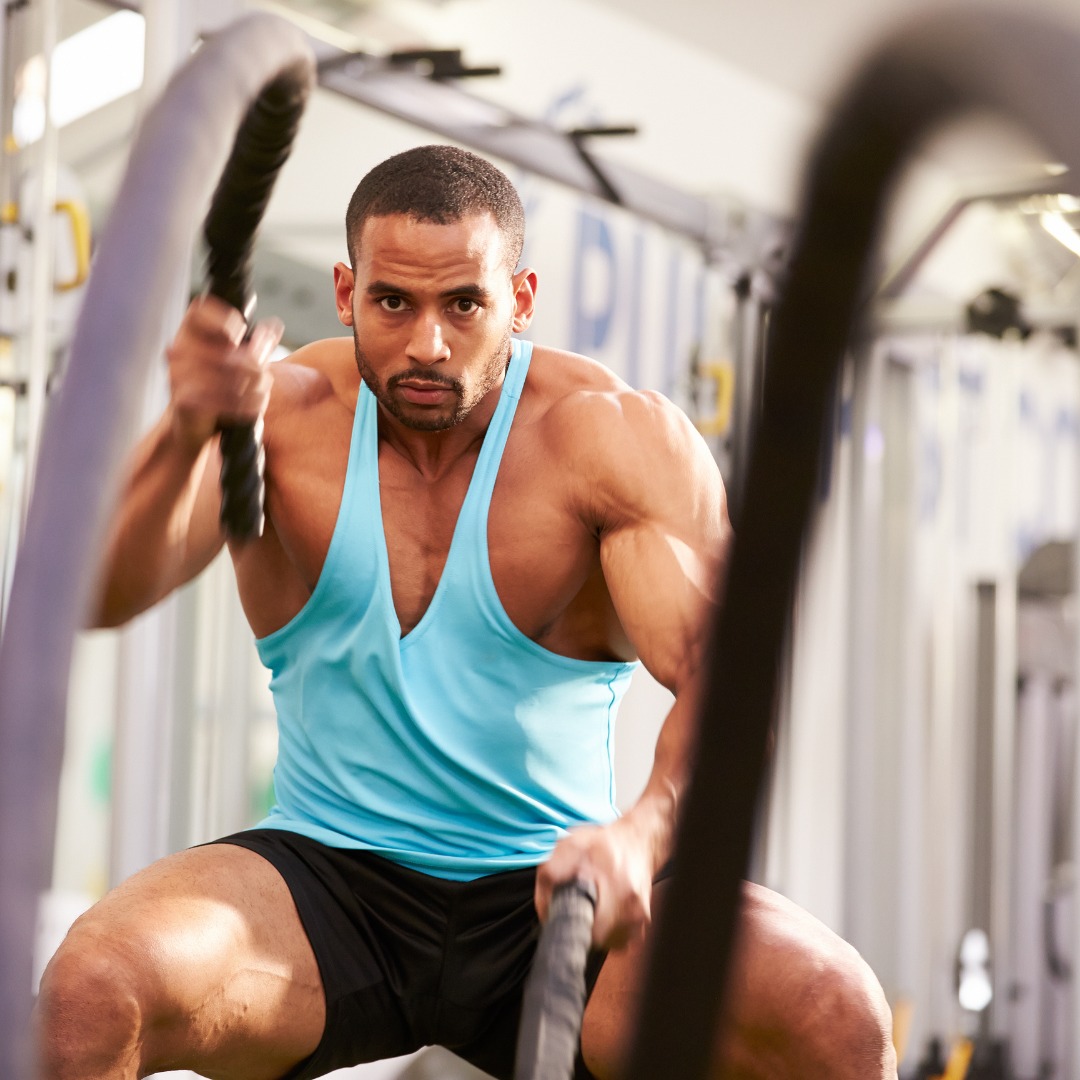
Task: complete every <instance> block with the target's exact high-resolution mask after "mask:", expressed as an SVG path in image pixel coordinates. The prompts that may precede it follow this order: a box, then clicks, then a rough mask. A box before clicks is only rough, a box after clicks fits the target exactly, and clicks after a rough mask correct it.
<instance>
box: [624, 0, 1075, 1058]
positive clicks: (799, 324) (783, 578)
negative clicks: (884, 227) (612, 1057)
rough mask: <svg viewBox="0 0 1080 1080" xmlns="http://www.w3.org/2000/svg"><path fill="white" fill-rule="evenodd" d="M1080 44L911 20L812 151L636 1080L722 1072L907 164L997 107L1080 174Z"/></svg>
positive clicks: (1056, 29) (1009, 25)
mask: <svg viewBox="0 0 1080 1080" xmlns="http://www.w3.org/2000/svg"><path fill="white" fill-rule="evenodd" d="M1078 93H1080V41H1078V40H1077V38H1076V35H1075V34H1073V33H1070V32H1069V31H1068V30H1067V29H1066V28H1065V27H1062V26H1060V25H1056V24H1054V23H1052V22H1050V21H1048V20H1045V19H1044V18H1041V17H1038V16H1036V15H1034V14H1032V13H1028V12H1025V13H1023V14H1021V13H1019V12H1015V11H1013V10H1005V9H1002V8H989V9H987V8H979V9H977V10H966V11H965V10H963V9H951V10H949V11H946V12H935V13H933V14H930V13H927V14H924V15H923V16H921V17H920V18H918V19H916V20H913V21H910V22H908V23H907V24H905V25H904V26H903V27H902V28H901V29H900V30H899V31H898V32H897V33H896V34H895V35H894V36H892V37H891V38H889V39H888V40H887V41H886V42H885V43H884V44H883V45H882V46H881V47H880V48H879V49H878V50H876V51H875V52H874V53H873V54H872V55H871V56H870V57H869V58H868V60H867V61H866V62H865V64H864V65H863V66H862V68H861V69H860V70H859V71H858V72H856V73H855V75H854V77H853V78H852V79H851V81H850V83H849V85H848V87H847V88H846V90H845V92H844V93H843V94H842V96H841V98H840V99H839V101H838V104H837V107H836V108H835V110H834V112H833V114H832V117H831V118H830V120H829V121H828V124H827V126H826V129H825V131H824V132H823V134H822V135H821V137H820V138H819V140H818V143H817V145H816V147H815V149H814V152H813V155H812V159H811V163H810V168H809V172H808V179H807V182H806V186H805V198H804V210H803V213H802V214H801V215H800V221H801V224H800V226H799V228H798V230H797V233H796V238H795V245H794V248H793V252H792V256H791V260H790V264H789V276H788V279H787V282H786V285H785V287H784V289H783V293H782V297H781V299H780V302H779V304H778V305H777V307H776V309H775V311H774V314H773V319H772V324H771V328H770V337H769V343H768V347H767V353H766V363H765V375H764V387H763V395H762V407H761V414H760V418H759V422H758V424H757V427H756V430H755V432H754V437H753V442H752V450H751V455H750V461H749V468H748V472H747V475H746V483H745V487H744V489H743V500H742V505H741V513H740V519H739V523H738V525H739V528H738V531H737V533H736V537H735V543H734V548H733V551H732V558H731V563H730V570H729V574H728V583H727V593H726V598H725V603H724V609H723V612H722V614H721V615H720V616H719V617H718V619H717V622H716V625H715V627H714V630H713V635H712V641H711V652H710V664H709V667H710V674H709V685H708V692H707V694H706V695H705V698H704V701H705V703H706V704H705V705H704V706H703V713H702V717H701V736H700V742H699V746H698V751H697V766H696V769H695V772H694V777H693V780H692V783H691V785H690V790H689V791H688V792H687V795H686V797H685V800H684V811H683V818H682V823H681V827H680V830H679V835H678V838H677V844H676V852H675V860H676V866H677V867H678V870H677V871H676V873H675V875H674V877H673V879H672V882H671V885H670V886H669V893H668V898H667V901H666V904H665V910H664V912H663V914H662V916H661V918H660V921H659V923H658V925H657V927H656V937H655V940H654V947H653V950H652V954H651V955H652V961H651V966H650V972H649V976H648V983H647V987H646V993H645V999H644V1004H643V1008H642V1016H643V1017H644V1020H645V1022H644V1023H643V1024H642V1025H641V1027H640V1030H639V1031H638V1034H637V1041H636V1045H635V1048H634V1051H633V1053H632V1056H631V1068H630V1080H654V1078H655V1077H657V1076H678V1077H680V1080H697V1078H700V1077H704V1076H705V1075H706V1070H707V1065H708V1059H709V1052H710V1049H711V1046H712V1044H713V1038H712V1036H713V1033H714V1032H715V1030H716V1027H717V1024H718V1022H719V1018H720V1016H721V1010H722V1006H723V996H724V988H725V983H726V976H727V972H728V967H729V963H730V959H731V949H732V939H733V933H734V928H735V922H736V919H737V917H738V912H739V891H740V886H739V882H740V879H741V877H742V876H743V875H744V874H745V873H746V870H747V866H748V863H749V856H750V846H751V836H752V832H753V825H754V817H755V812H756V810H757V806H758V803H759V801H760V799H761V796H762V793H763V787H764V784H763V781H764V776H765V768H766V746H767V743H768V739H769V733H770V729H771V727H772V724H773V712H774V703H775V701H776V699H777V689H778V676H779V669H780V662H781V657H782V650H783V647H784V640H785V635H786V630H787V623H788V619H789V617H790V612H791V610H792V600H793V597H794V592H795V585H796V581H797V577H798V572H799V562H800V557H801V553H802V547H803V542H804V539H805V537H806V535H807V531H808V526H809V522H810V516H811V509H812V507H813V502H814V492H815V489H816V485H817V482H818V477H819V462H820V460H821V455H822V453H823V451H824V448H825V445H826V442H827V438H826V436H827V428H826V424H825V418H826V416H827V413H828V409H829V406H830V402H831V401H832V398H833V392H834V386H835V385H836V381H837V376H838V373H839V370H840V363H841V360H842V358H843V356H844V354H845V351H846V349H847V346H848V342H849V341H850V339H851V337H852V334H853V333H856V332H857V331H858V329H859V327H860V324H861V322H862V319H863V318H864V317H865V315H866V311H865V305H864V301H865V300H866V299H867V298H868V297H869V295H870V283H871V269H872V259H873V256H874V249H875V241H876V239H877V237H878V234H879V232H880V228H881V221H882V218H883V214H884V211H885V209H886V206H887V203H888V196H889V195H890V193H891V190H892V188H893V186H894V184H895V182H896V180H897V178H898V177H899V175H900V171H901V167H902V166H903V164H904V163H905V161H906V160H907V159H908V158H909V156H910V155H911V154H912V153H913V152H914V151H915V150H916V149H917V148H918V146H919V145H920V143H921V142H922V140H923V138H924V137H925V136H926V135H928V134H929V133H930V131H931V129H933V128H935V127H937V126H938V125H939V124H941V123H942V122H943V121H945V120H947V119H951V118H952V117H954V116H955V115H957V114H959V113H962V112H967V111H974V110H976V109H980V110H990V111H993V112H995V113H998V114H1001V115H1003V116H1004V117H1007V118H1010V119H1012V120H1014V121H1018V122H1019V123H1021V124H1022V125H1024V126H1026V127H1028V128H1029V129H1030V130H1031V131H1032V132H1033V133H1035V134H1037V135H1039V136H1041V137H1042V139H1043V141H1044V143H1045V145H1046V148H1047V150H1048V151H1049V152H1050V153H1051V154H1052V155H1054V160H1057V161H1061V162H1063V163H1064V164H1065V165H1067V166H1068V167H1070V168H1072V169H1073V170H1076V169H1080V133H1078V132H1077V129H1076V123H1075V117H1074V116H1073V108H1072V102H1074V101H1075V100H1077V95H1078Z"/></svg>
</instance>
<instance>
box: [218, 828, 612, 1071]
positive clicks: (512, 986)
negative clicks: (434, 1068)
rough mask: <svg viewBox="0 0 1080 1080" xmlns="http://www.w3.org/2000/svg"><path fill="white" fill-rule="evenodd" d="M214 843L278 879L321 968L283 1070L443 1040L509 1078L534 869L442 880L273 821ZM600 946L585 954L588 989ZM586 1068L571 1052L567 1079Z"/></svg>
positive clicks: (528, 954) (329, 1067)
mask: <svg viewBox="0 0 1080 1080" xmlns="http://www.w3.org/2000/svg"><path fill="white" fill-rule="evenodd" d="M216 843H227V844H237V845H239V846H240V847H245V848H248V849H250V850H251V851H254V852H256V853H257V854H259V855H262V856H263V858H265V859H267V860H268V861H269V862H270V863H271V864H272V865H273V866H274V867H275V868H276V869H277V871H278V872H279V873H280V874H281V876H282V877H283V878H284V879H285V882H286V884H287V885H288V886H289V889H290V891H291V892H292V896H293V900H294V902H295V903H296V908H297V911H298V912H299V913H300V920H301V922H302V923H303V925H304V930H305V931H306V932H307V936H308V940H309V941H310V942H311V947H312V949H313V950H314V953H315V959H316V960H317V962H318V965H319V972H320V974H321V975H322V981H323V991H324V994H325V997H326V1028H325V1030H324V1032H323V1037H322V1040H321V1041H320V1043H319V1045H318V1047H317V1048H316V1050H315V1053H314V1054H312V1055H311V1057H309V1058H307V1059H306V1060H305V1061H302V1062H301V1063H300V1064H299V1065H297V1066H296V1067H295V1068H293V1069H292V1070H290V1071H289V1072H288V1073H286V1075H285V1077H283V1078H282V1080H307V1078H309V1077H316V1076H323V1075H325V1074H326V1073H329V1072H333V1071H334V1070H335V1069H341V1068H345V1067H346V1066H349V1065H359V1064H361V1063H363V1062H367V1061H378V1060H381V1059H383V1058H390V1057H397V1056H399V1055H401V1054H408V1053H412V1052H413V1051H414V1050H419V1049H420V1048H421V1047H424V1046H444V1047H446V1048H447V1049H448V1050H452V1051H453V1052H454V1053H455V1054H458V1055H459V1056H460V1057H462V1058H464V1059H465V1060H466V1061H468V1062H471V1063H472V1064H473V1065H475V1066H476V1067H477V1068H479V1069H481V1070H483V1071H484V1072H486V1073H489V1074H490V1075H491V1076H494V1077H497V1078H499V1080H504V1078H505V1080H511V1077H512V1075H513V1069H514V1051H515V1047H516V1043H517V1029H518V1018H519V1013H520V1011H521V997H522V991H523V988H524V984H525V977H526V976H527V975H528V972H529V966H530V964H531V963H532V957H533V952H534V950H535V948H536V942H537V939H538V936H539V920H538V919H537V915H536V908H535V906H534V904H533V891H534V885H535V881H536V870H535V868H532V869H528V870H514V871H510V872H507V873H501V874H492V875H490V876H487V877H482V878H477V879H475V880H473V881H447V880H445V879H443V878H436V877H431V876H430V875H428V874H422V873H419V872H417V871H415V870H410V869H408V868H406V867H404V866H399V865H398V864H397V863H393V862H390V861H388V860H386V859H383V858H381V857H380V856H378V855H373V854H371V853H370V852H367V851H352V850H345V849H339V848H330V847H327V846H326V845H325V844H321V843H319V842H318V841H315V840H310V839H308V838H307V837H305V836H300V835H299V834H297V833H292V832H287V831H285V830H282V829H252V830H249V831H246V832H242V833H236V834H234V835H232V836H227V837H224V838H223V839H222V840H219V841H216ZM603 961H604V954H603V953H599V952H598V953H595V954H594V955H593V956H591V957H590V961H589V968H588V971H587V974H586V981H587V989H588V992H589V993H591V992H592V988H593V986H594V985H595V983H596V979H597V976H598V975H599V974H600V968H601V966H602V964H603ZM591 1075H592V1074H591V1073H590V1072H589V1071H588V1070H587V1069H586V1068H585V1065H584V1062H583V1061H582V1060H581V1055H580V1053H579V1054H578V1061H577V1066H576V1069H575V1080H588V1078H590V1077H591Z"/></svg>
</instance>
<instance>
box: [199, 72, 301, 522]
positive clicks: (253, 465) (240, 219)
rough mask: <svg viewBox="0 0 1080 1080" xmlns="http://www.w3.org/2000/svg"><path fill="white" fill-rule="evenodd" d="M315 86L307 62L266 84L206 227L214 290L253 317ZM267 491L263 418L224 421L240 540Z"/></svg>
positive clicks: (227, 496) (225, 461)
mask: <svg viewBox="0 0 1080 1080" xmlns="http://www.w3.org/2000/svg"><path fill="white" fill-rule="evenodd" d="M310 88H311V79H310V72H309V70H308V69H307V68H304V67H296V68H292V69H286V70H285V71H283V72H281V73H280V74H279V75H278V76H277V77H276V78H274V80H273V81H271V82H269V83H268V84H267V85H266V86H265V87H264V88H263V90H262V91H261V93H260V94H259V96H258V98H256V99H255V101H254V103H253V104H252V106H251V108H250V109H249V110H248V112H247V115H246V116H245V117H244V122H243V124H242V125H241V126H240V130H239V131H238V132H237V135H236V142H235V143H234V144H233V149H232V153H231V155H230V156H229V160H228V162H227V163H226V166H225V170H224V172H223V173H222V176H221V180H220V182H219V183H218V187H217V190H216V191H215V192H214V198H213V201H212V202H211V204H210V212H209V214H208V215H207V218H206V223H205V225H204V227H203V235H204V237H205V239H206V244H207V248H208V253H207V265H206V270H207V291H208V292H210V293H211V294H212V295H213V296H217V297H220V298H221V299H222V300H225V301H226V302H227V303H229V304H232V306H233V307H235V308H237V309H238V310H239V311H241V312H243V314H244V317H245V318H246V319H248V320H249V322H250V319H251V317H252V314H253V311H254V307H255V294H254V290H253V288H252V282H251V279H252V266H251V264H252V255H253V251H254V247H255V237H256V234H257V233H258V229H259V223H260V222H261V221H262V217H263V214H264V212H265V211H266V205H267V203H268V202H269V201H270V195H271V192H272V191H273V188H274V182H275V181H276V180H277V176H278V173H279V172H280V171H281V166H282V165H284V164H285V161H286V159H287V158H288V156H289V151H290V150H291V149H292V144H293V139H294V138H295V136H296V131H297V128H298V127H299V124H300V117H301V114H302V113H303V111H304V106H305V104H306V103H307V97H308V93H309V91H310ZM264 499H265V485H264V482H263V446H262V434H261V430H260V428H259V426H258V425H253V424H242V425H233V426H228V427H224V428H223V429H222V432H221V524H222V526H223V527H224V529H225V531H226V533H227V534H228V535H229V536H230V537H233V538H234V539H238V540H248V539H251V538H253V537H256V536H261V535H262V531H263V523H264V518H263V503H264Z"/></svg>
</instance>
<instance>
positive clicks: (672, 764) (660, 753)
mask: <svg viewBox="0 0 1080 1080" xmlns="http://www.w3.org/2000/svg"><path fill="white" fill-rule="evenodd" d="M699 688H700V679H699V678H693V679H691V680H689V681H688V682H687V683H686V684H685V685H684V686H682V687H681V688H680V690H679V692H678V693H677V695H676V698H675V702H674V704H673V705H672V707H671V710H670V712H669V713H668V715H667V718H666V719H665V720H664V724H663V726H662V727H661V729H660V734H659V737H658V738H657V741H656V750H655V753H654V757H653V767H652V771H651V772H650V774H649V779H648V782H647V783H646V785H645V789H644V790H643V791H642V793H641V796H640V797H639V798H638V800H637V802H635V803H634V805H633V806H632V807H631V808H630V809H629V810H628V811H627V812H626V814H624V815H623V817H622V818H621V819H620V823H621V825H622V826H623V827H626V828H629V829H631V830H633V831H634V832H635V834H636V835H637V837H638V841H639V842H640V843H642V844H644V845H646V846H647V848H648V850H649V852H650V857H651V858H652V862H653V869H654V871H657V870H659V869H660V868H661V867H662V866H663V865H664V864H665V863H666V862H667V861H668V860H669V859H670V858H671V855H672V852H673V849H674V844H675V833H676V829H677V827H678V820H679V810H680V807H681V804H682V798H683V794H684V792H685V790H686V786H687V783H688V782H689V779H690V771H691V768H692V764H693V755H694V745H695V743H696V732H697V721H698V707H699V693H700V690H699Z"/></svg>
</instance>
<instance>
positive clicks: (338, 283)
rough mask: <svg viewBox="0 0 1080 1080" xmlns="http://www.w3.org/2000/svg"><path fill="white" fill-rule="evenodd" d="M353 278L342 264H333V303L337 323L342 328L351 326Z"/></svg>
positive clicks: (347, 268) (350, 272) (351, 273)
mask: <svg viewBox="0 0 1080 1080" xmlns="http://www.w3.org/2000/svg"><path fill="white" fill-rule="evenodd" d="M354 285H355V278H354V276H353V272H352V270H351V269H350V268H349V267H348V266H346V265H345V264H344V263H343V262H339V263H334V302H335V304H337V317H338V322H339V323H341V325H342V326H352V324H353V310H352V303H353V286H354Z"/></svg>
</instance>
